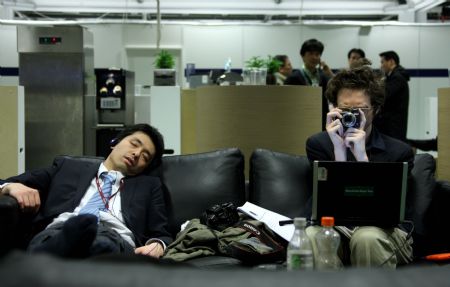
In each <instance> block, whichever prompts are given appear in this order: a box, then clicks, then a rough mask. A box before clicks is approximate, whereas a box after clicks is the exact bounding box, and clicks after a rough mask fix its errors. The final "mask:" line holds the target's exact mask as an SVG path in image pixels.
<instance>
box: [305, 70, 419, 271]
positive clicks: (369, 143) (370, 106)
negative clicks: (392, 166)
mask: <svg viewBox="0 0 450 287" xmlns="http://www.w3.org/2000/svg"><path fill="white" fill-rule="evenodd" d="M326 96H327V99H328V101H329V102H330V104H331V105H332V108H331V109H330V111H329V113H328V114H327V117H326V120H327V121H326V131H324V132H321V133H318V134H315V135H313V136H311V137H309V138H308V139H307V142H306V153H307V156H308V159H309V160H310V162H311V164H312V163H313V162H314V161H315V160H324V161H366V162H367V161H372V162H407V163H408V167H409V172H411V170H412V167H413V165H414V154H413V151H412V149H411V147H410V146H409V145H408V144H406V143H404V142H402V141H399V140H397V139H394V138H391V137H389V136H386V135H384V134H382V133H380V132H379V131H378V130H377V128H376V127H374V126H373V124H372V120H373V118H374V117H375V115H376V114H377V113H378V112H379V110H380V107H381V106H382V105H383V101H384V87H383V82H382V80H381V77H379V76H378V75H377V74H376V73H375V72H374V71H373V70H372V69H371V68H370V67H368V66H365V65H363V66H361V67H359V68H355V69H348V70H347V69H345V70H342V71H340V72H339V73H337V74H336V75H335V76H334V77H333V78H332V79H331V80H330V82H329V83H328V87H327V90H326ZM349 109H357V110H358V112H359V115H360V125H359V127H349V128H347V129H346V130H345V129H344V127H343V125H342V122H341V119H342V114H341V113H342V112H343V111H348V110H349ZM374 176H376V175H374ZM380 212H383V211H381V210H380ZM336 229H337V230H338V231H339V232H340V233H341V234H342V235H343V236H344V237H345V238H347V239H348V241H347V242H348V246H345V247H344V248H343V250H348V251H349V254H348V253H347V254H344V258H347V257H348V256H349V257H350V262H351V264H352V265H353V266H358V267H390V268H395V267H396V266H397V265H398V264H405V263H408V262H410V261H411V260H412V247H411V243H412V238H408V237H407V233H406V232H405V231H403V230H401V229H399V228H389V229H382V228H379V227H375V226H359V227H345V226H337V227H336ZM318 230H320V229H319V228H318V227H317V226H310V227H308V228H307V229H306V232H307V234H308V235H309V236H310V238H311V241H312V243H313V249H315V250H316V254H317V246H315V243H314V242H315V240H314V237H315V235H316V233H317V232H318ZM344 261H346V260H344Z"/></svg>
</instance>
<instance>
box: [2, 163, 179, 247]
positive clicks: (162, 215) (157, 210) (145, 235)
mask: <svg viewBox="0 0 450 287" xmlns="http://www.w3.org/2000/svg"><path fill="white" fill-rule="evenodd" d="M98 168H99V162H87V161H81V160H79V159H76V158H70V157H58V158H57V159H55V161H54V162H53V165H52V167H50V168H46V169H39V170H35V171H31V172H26V173H24V174H21V175H19V176H15V177H12V178H9V179H7V182H20V183H22V184H25V185H27V186H29V187H32V188H36V189H38V190H39V194H40V196H41V202H42V203H41V208H40V210H39V213H38V214H37V215H36V217H35V219H34V221H35V223H44V225H45V226H46V225H47V224H48V223H50V222H51V221H52V220H53V219H54V218H55V217H57V216H58V215H60V214H61V213H63V212H72V211H73V210H74V209H75V208H76V207H77V206H78V205H79V204H80V201H81V198H82V197H83V195H84V194H85V193H86V191H87V189H88V187H89V184H90V183H91V181H92V179H93V178H94V177H95V175H96V174H97V172H98ZM121 204H122V214H123V218H124V221H125V225H126V226H127V227H128V228H129V229H130V230H131V232H133V234H134V236H135V242H136V246H141V245H144V244H145V242H146V241H147V240H148V239H149V238H158V239H161V240H163V241H164V242H165V243H168V244H169V243H170V242H171V241H172V238H171V236H170V233H169V232H168V219H167V211H166V205H165V200H164V195H163V192H162V189H161V182H160V180H159V179H158V178H157V177H151V176H146V175H139V176H134V177H125V178H124V185H123V190H122V191H121Z"/></svg>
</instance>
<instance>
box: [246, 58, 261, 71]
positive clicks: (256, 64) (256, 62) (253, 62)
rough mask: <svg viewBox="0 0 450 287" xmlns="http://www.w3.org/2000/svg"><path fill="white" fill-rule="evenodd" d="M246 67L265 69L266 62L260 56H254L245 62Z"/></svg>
mask: <svg viewBox="0 0 450 287" xmlns="http://www.w3.org/2000/svg"><path fill="white" fill-rule="evenodd" d="M245 66H246V67H247V68H263V67H264V66H265V61H264V60H263V59H261V57H259V56H253V57H251V58H250V59H249V60H247V61H245Z"/></svg>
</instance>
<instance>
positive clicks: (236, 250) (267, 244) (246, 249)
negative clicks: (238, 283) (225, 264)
mask: <svg viewBox="0 0 450 287" xmlns="http://www.w3.org/2000/svg"><path fill="white" fill-rule="evenodd" d="M235 227H237V228H241V229H244V230H245V231H247V232H249V233H250V234H251V235H252V236H249V239H251V238H257V239H258V241H259V243H258V242H256V243H254V244H251V243H249V241H248V240H245V239H244V240H241V241H234V242H232V243H231V244H230V245H229V252H230V256H232V257H234V258H237V259H239V260H241V261H242V262H244V263H247V264H261V263H269V262H277V261H281V260H284V258H285V255H286V254H285V250H286V249H285V247H284V246H283V245H281V244H280V243H278V242H277V241H276V240H275V239H274V238H273V236H271V235H270V234H268V233H267V232H266V231H265V230H264V229H265V224H264V223H262V222H261V225H260V226H257V225H254V224H252V223H250V222H249V221H247V220H243V221H240V222H239V223H238V224H237V225H236V226H235ZM275 236H276V235H275Z"/></svg>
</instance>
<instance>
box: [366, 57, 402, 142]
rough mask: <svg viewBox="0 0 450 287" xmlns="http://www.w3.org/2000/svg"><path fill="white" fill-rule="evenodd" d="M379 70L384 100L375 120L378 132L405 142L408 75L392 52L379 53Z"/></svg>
mask: <svg viewBox="0 0 450 287" xmlns="http://www.w3.org/2000/svg"><path fill="white" fill-rule="evenodd" d="M380 58H381V70H382V72H383V73H384V75H385V87H386V100H385V103H384V106H383V107H382V108H381V112H380V113H379V114H378V116H377V118H376V119H375V122H374V124H375V126H376V127H377V128H378V129H379V130H380V132H382V133H384V134H386V135H388V136H391V137H393V138H396V139H399V140H401V141H404V142H406V131H407V128H408V107H409V86H408V81H409V75H408V73H407V72H406V70H405V69H404V68H403V67H402V66H400V58H399V56H398V54H397V53H396V52H394V51H386V52H383V53H380Z"/></svg>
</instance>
